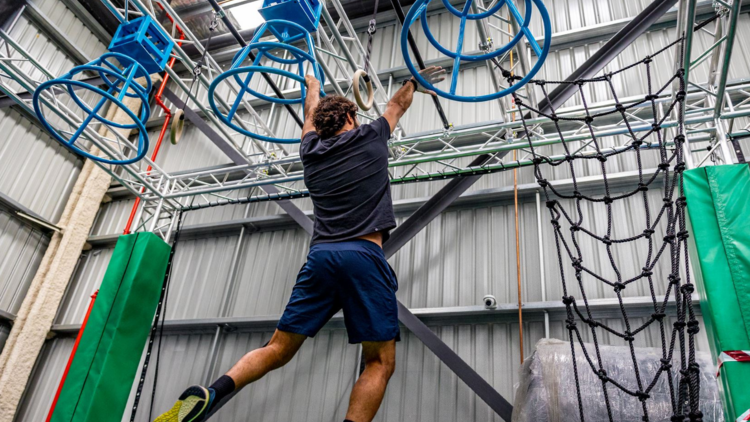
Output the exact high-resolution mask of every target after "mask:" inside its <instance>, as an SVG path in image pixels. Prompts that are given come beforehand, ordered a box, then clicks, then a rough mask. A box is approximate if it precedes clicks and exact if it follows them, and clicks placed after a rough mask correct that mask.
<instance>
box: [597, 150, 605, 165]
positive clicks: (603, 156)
mask: <svg viewBox="0 0 750 422" xmlns="http://www.w3.org/2000/svg"><path fill="white" fill-rule="evenodd" d="M596 159H597V160H599V161H600V162H602V163H604V162H606V161H607V156H605V155H604V154H602V153H601V152H600V153H598V154H596Z"/></svg>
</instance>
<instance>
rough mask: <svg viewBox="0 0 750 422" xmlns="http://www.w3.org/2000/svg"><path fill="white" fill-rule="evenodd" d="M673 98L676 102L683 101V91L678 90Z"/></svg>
mask: <svg viewBox="0 0 750 422" xmlns="http://www.w3.org/2000/svg"><path fill="white" fill-rule="evenodd" d="M675 98H676V99H677V101H684V100H685V91H683V90H679V91H677V94H676V95H675Z"/></svg>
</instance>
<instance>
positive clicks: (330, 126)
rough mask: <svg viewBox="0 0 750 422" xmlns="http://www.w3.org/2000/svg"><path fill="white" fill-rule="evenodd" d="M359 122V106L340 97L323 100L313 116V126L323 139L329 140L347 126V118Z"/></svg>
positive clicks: (329, 97) (334, 96) (324, 98)
mask: <svg viewBox="0 0 750 422" xmlns="http://www.w3.org/2000/svg"><path fill="white" fill-rule="evenodd" d="M347 116H349V118H350V119H352V121H354V122H355V125H356V122H357V106H356V105H355V104H354V103H353V102H351V101H349V100H348V99H346V98H344V97H342V96H339V95H329V96H326V97H323V98H321V100H320V102H319V103H318V107H316V108H315V114H313V126H315V131H316V132H318V135H319V136H320V137H321V139H327V138H330V137H332V136H333V135H335V134H336V132H338V131H339V130H341V128H342V127H344V125H345V124H346V117H347Z"/></svg>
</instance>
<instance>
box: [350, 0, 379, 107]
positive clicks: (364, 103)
mask: <svg viewBox="0 0 750 422" xmlns="http://www.w3.org/2000/svg"><path fill="white" fill-rule="evenodd" d="M378 1H379V0H375V8H374V9H373V11H372V19H370V22H369V25H368V27H367V48H366V49H365V56H364V58H363V60H364V63H363V64H362V67H363V68H364V70H361V69H360V70H357V71H356V72H354V76H353V77H352V91H353V92H354V101H355V102H356V103H357V105H358V106H359V108H361V109H362V110H364V111H368V110H370V109H371V108H372V106H373V104H374V101H375V90H374V89H373V86H372V80H371V79H370V73H371V70H372V69H371V68H370V55H371V54H372V40H373V38H374V35H375V32H377V29H376V25H377V21H376V18H377V15H378ZM372 73H373V75H374V76H373V77H377V75H376V74H375V72H374V71H373V72H372ZM360 79H361V80H363V81H364V82H365V85H366V87H367V100H364V99H362V92H361V91H360V88H359V81H360Z"/></svg>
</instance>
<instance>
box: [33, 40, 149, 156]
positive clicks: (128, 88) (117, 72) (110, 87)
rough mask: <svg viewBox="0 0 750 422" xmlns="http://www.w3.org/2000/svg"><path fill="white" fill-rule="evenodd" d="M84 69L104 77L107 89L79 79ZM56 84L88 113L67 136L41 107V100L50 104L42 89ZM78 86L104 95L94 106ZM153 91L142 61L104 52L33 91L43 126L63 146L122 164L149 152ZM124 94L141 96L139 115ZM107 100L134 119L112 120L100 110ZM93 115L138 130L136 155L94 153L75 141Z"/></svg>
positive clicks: (119, 126) (35, 105) (35, 109)
mask: <svg viewBox="0 0 750 422" xmlns="http://www.w3.org/2000/svg"><path fill="white" fill-rule="evenodd" d="M112 59H115V60H117V62H119V66H118V65H117V64H115V63H113V62H112V61H110V60H112ZM83 72H93V73H95V74H98V75H99V77H100V78H101V79H102V81H103V84H104V85H106V86H107V90H106V91H105V90H103V89H101V88H99V87H96V86H94V85H90V84H87V83H85V82H82V81H79V80H73V78H74V77H75V76H76V75H78V74H81V73H83ZM137 78H145V80H146V86H143V85H141V84H140V83H138V82H136V81H135V79H137ZM55 86H61V87H64V88H63V89H65V90H66V91H67V92H68V94H69V95H70V97H71V99H72V100H73V102H75V103H76V105H78V107H80V108H81V110H83V111H84V113H85V114H86V117H85V118H84V119H83V122H82V123H81V125H80V126H79V127H78V129H77V130H76V131H75V132H74V133H73V134H72V135H70V137H68V138H65V137H64V136H63V135H62V134H61V133H60V131H58V130H57V129H55V128H54V127H53V126H52V125H51V124H50V123H49V122H48V121H47V117H46V116H45V115H44V113H43V111H42V104H41V103H42V102H44V103H45V104H48V103H47V101H48V100H47V99H45V98H43V97H42V93H43V92H44V91H46V90H49V89H50V88H53V87H55ZM76 88H79V89H78V91H85V92H94V93H95V94H98V95H99V96H101V99H100V100H99V102H98V103H97V104H96V105H95V106H94V107H89V106H88V105H87V104H86V103H85V102H84V101H83V100H82V99H81V98H80V96H79V95H78V94H77V93H76V90H77V89H76ZM150 91H151V78H150V76H149V72H148V71H147V70H146V69H145V68H144V67H143V66H142V65H141V64H139V63H138V62H137V61H136V60H134V59H132V58H130V57H128V56H125V55H123V54H119V53H105V54H103V55H102V56H101V57H100V58H98V59H96V60H94V61H91V62H89V63H87V64H85V65H81V66H76V67H74V68H73V69H71V70H70V72H68V73H66V74H65V75H62V76H60V77H59V78H55V79H52V80H49V81H47V82H44V83H42V84H40V85H39V87H38V88H37V89H36V90H35V91H34V96H33V98H32V101H33V104H34V112H35V113H36V115H37V118H38V119H39V121H40V122H41V123H42V126H44V128H45V129H46V130H47V132H49V134H50V135H52V137H53V138H55V139H56V140H57V141H58V142H60V143H61V144H62V145H63V146H65V147H66V148H68V149H69V150H71V151H73V152H75V153H77V154H80V155H83V156H84V157H86V158H90V159H92V160H95V161H99V162H102V163H106V164H116V165H122V164H130V163H134V162H136V161H138V160H140V159H142V158H143V157H144V156H145V155H146V153H147V152H148V133H147V132H146V125H145V123H146V121H148V118H149V116H150V115H151V108H150V107H149V105H148V93H149V92H150ZM52 94H53V95H54V92H52ZM125 97H130V98H138V99H140V100H141V109H140V115H136V114H135V113H134V112H133V111H131V110H130V109H129V108H128V107H127V106H125V104H123V102H122V100H123V99H125ZM107 100H109V101H111V102H112V103H113V104H114V105H116V106H117V107H119V108H120V109H121V110H123V111H124V112H125V113H126V114H127V115H128V116H129V117H130V119H131V120H132V121H133V123H117V122H113V121H111V120H108V119H107V118H106V117H105V116H102V115H101V114H99V112H100V111H101V109H102V107H103V106H104V104H105V103H106V102H107ZM94 119H95V120H97V121H99V122H101V123H103V124H104V125H106V126H109V127H113V128H118V129H136V130H138V149H137V150H136V151H135V156H134V157H132V158H127V159H124V160H114V159H109V158H103V157H99V156H96V155H93V154H91V153H89V152H88V151H86V150H84V149H83V148H81V147H79V146H78V145H76V141H78V139H79V138H80V136H81V134H82V133H83V131H84V130H85V128H86V127H87V126H88V124H89V123H91V121H92V120H94Z"/></svg>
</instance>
